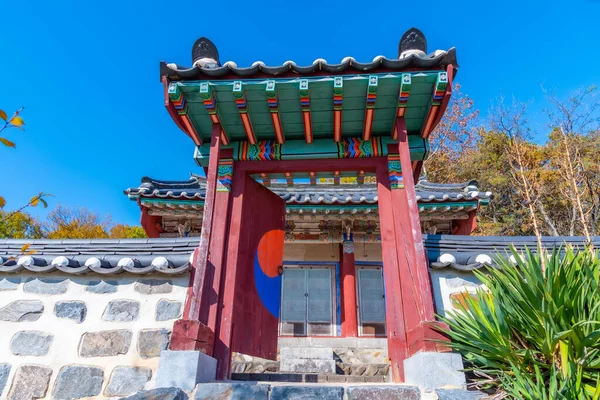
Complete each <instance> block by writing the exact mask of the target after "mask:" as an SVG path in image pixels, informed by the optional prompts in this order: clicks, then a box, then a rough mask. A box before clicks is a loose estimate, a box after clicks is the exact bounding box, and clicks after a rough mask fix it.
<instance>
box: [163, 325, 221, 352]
mask: <svg viewBox="0 0 600 400" xmlns="http://www.w3.org/2000/svg"><path fill="white" fill-rule="evenodd" d="M214 342H215V334H214V332H213V331H212V330H211V329H210V328H209V327H207V326H206V325H204V324H203V323H202V322H200V321H193V320H185V319H180V320H177V321H175V324H173V334H172V335H171V344H170V345H169V349H170V350H200V351H201V352H203V353H204V354H208V355H209V356H212V354H213V344H214Z"/></svg>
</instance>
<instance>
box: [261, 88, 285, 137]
mask: <svg viewBox="0 0 600 400" xmlns="http://www.w3.org/2000/svg"><path fill="white" fill-rule="evenodd" d="M266 94H267V103H268V105H269V111H270V112H271V120H272V121H273V129H274V130H275V137H276V138H277V143H279V144H283V142H285V138H284V136H283V129H282V128H281V119H280V117H279V96H278V95H277V89H276V88H275V81H274V80H268V81H267V87H266Z"/></svg>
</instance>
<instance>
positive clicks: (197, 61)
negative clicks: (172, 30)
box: [192, 36, 221, 68]
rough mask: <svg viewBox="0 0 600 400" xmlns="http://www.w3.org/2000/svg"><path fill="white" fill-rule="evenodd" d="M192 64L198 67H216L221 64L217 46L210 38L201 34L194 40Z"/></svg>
mask: <svg viewBox="0 0 600 400" xmlns="http://www.w3.org/2000/svg"><path fill="white" fill-rule="evenodd" d="M192 65H193V66H194V67H198V68H218V67H220V66H221V63H220V62H219V51H218V50H217V46H215V44H214V43H213V42H212V41H211V40H210V39H208V38H206V37H204V36H203V37H201V38H200V39H198V40H196V41H195V42H194V46H193V47H192Z"/></svg>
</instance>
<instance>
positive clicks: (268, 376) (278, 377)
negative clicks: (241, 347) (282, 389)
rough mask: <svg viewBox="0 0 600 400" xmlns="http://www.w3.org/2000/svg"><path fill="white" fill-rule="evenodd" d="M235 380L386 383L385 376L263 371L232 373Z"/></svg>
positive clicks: (232, 378)
mask: <svg viewBox="0 0 600 400" xmlns="http://www.w3.org/2000/svg"><path fill="white" fill-rule="evenodd" d="M231 380H234V381H257V382H297V383H327V382H331V383H384V382H387V380H386V377H385V376H351V375H332V374H294V373H262V374H238V373H232V374H231Z"/></svg>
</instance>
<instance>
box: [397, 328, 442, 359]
mask: <svg viewBox="0 0 600 400" xmlns="http://www.w3.org/2000/svg"><path fill="white" fill-rule="evenodd" d="M436 328H438V329H448V325H446V324H445V323H443V322H440V321H423V322H421V323H420V324H419V325H418V326H417V327H415V328H414V329H411V330H410V331H408V332H406V341H407V345H408V357H410V356H412V355H414V354H415V353H417V352H419V351H429V352H436V353H443V352H448V351H451V349H450V348H449V347H448V343H449V341H450V339H449V338H448V336H446V335H445V334H444V333H442V332H440V331H438V330H437V329H436Z"/></svg>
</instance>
